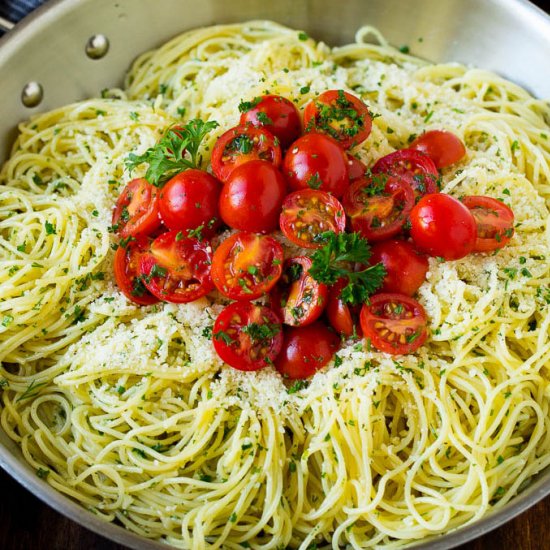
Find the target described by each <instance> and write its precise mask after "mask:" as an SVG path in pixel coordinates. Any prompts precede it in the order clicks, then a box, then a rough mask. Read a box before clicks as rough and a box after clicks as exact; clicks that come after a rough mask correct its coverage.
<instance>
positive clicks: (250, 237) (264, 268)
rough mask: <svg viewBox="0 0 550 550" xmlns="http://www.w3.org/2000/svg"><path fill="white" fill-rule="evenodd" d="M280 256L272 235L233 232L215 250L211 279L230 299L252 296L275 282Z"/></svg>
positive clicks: (263, 291)
mask: <svg viewBox="0 0 550 550" xmlns="http://www.w3.org/2000/svg"><path fill="white" fill-rule="evenodd" d="M283 258H284V252H283V248H282V246H281V245H280V244H279V242H278V241H277V240H276V239H274V238H273V237H268V236H265V235H256V234H254V233H247V232H241V233H235V234H234V235H231V237H228V238H227V239H225V241H223V242H222V243H221V244H220V246H219V247H218V248H217V249H216V251H215V252H214V258H213V260H212V280H213V282H214V285H215V286H216V288H217V289H218V290H219V291H220V292H221V293H222V294H223V295H224V296H227V297H228V298H231V299H232V300H254V299H256V298H259V297H260V296H262V295H263V294H266V293H267V292H269V291H270V290H271V289H272V288H273V287H274V286H275V284H276V283H277V281H278V280H279V278H280V277H281V274H282V272H283Z"/></svg>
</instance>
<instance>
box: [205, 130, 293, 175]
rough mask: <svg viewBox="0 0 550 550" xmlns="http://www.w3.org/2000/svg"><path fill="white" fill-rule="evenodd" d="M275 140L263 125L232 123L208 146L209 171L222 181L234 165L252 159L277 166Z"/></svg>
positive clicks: (279, 151) (278, 158)
mask: <svg viewBox="0 0 550 550" xmlns="http://www.w3.org/2000/svg"><path fill="white" fill-rule="evenodd" d="M282 156H283V154H282V152H281V146H280V145H279V140H278V139H276V138H275V136H273V135H272V134H271V133H269V132H268V131H267V130H265V129H264V128H257V127H255V126H252V124H244V125H240V126H235V127H234V128H231V129H230V130H227V132H225V133H224V134H222V135H221V136H220V137H219V138H218V140H217V141H216V144H215V145H214V148H213V150H212V157H211V159H210V162H211V163H212V172H214V175H215V176H216V177H217V178H218V179H219V180H221V181H223V182H226V181H227V179H228V178H229V176H230V175H231V173H232V172H233V170H234V169H235V168H237V167H238V166H240V165H241V164H245V163H247V162H250V161H252V160H265V161H266V162H270V163H271V164H273V165H274V166H275V167H277V168H279V167H280V166H281V160H282Z"/></svg>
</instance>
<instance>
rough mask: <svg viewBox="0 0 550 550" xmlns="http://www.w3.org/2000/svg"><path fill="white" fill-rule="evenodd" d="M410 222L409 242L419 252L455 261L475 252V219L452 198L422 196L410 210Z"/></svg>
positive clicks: (449, 196)
mask: <svg viewBox="0 0 550 550" xmlns="http://www.w3.org/2000/svg"><path fill="white" fill-rule="evenodd" d="M410 220H411V237H412V240H413V242H414V244H415V246H416V248H417V249H418V250H420V251H421V252H425V253H426V254H429V255H430V256H438V257H441V258H443V259H445V260H458V259H460V258H464V256H467V255H468V254H469V253H470V252H472V251H473V250H474V247H475V243H476V235H477V227H476V221H475V219H474V216H473V215H472V213H471V212H470V210H468V208H467V207H466V206H464V205H463V204H462V203H461V202H460V201H459V200H457V199H455V198H454V197H451V195H446V194H444V193H435V194H432V195H426V196H424V197H422V198H421V199H420V201H419V202H418V203H417V204H416V205H415V207H414V208H413V209H412V211H411V215H410Z"/></svg>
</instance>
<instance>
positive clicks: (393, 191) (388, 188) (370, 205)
mask: <svg viewBox="0 0 550 550" xmlns="http://www.w3.org/2000/svg"><path fill="white" fill-rule="evenodd" d="M342 204H343V205H344V210H345V211H346V214H347V216H348V221H349V223H350V225H351V228H352V229H353V231H356V232H359V233H361V235H362V236H363V237H365V238H366V239H368V240H370V241H380V240H383V239H388V238H389V237H393V236H394V235H396V234H397V233H399V232H400V231H401V228H402V227H403V225H404V223H405V222H406V221H407V217H408V215H409V213H410V211H411V209H412V207H413V205H414V193H413V190H412V189H411V186H410V185H409V184H408V183H406V182H405V181H403V180H401V179H397V178H394V177H391V176H386V175H379V176H376V177H373V178H371V179H360V180H356V181H355V182H354V183H352V184H351V186H350V188H349V189H348V191H347V193H346V194H345V195H344V198H343V199H342Z"/></svg>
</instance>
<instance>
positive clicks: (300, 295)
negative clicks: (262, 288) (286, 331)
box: [270, 256, 328, 327]
mask: <svg viewBox="0 0 550 550" xmlns="http://www.w3.org/2000/svg"><path fill="white" fill-rule="evenodd" d="M311 264H312V261H311V259H310V258H308V257H307V256H297V257H295V258H289V259H288V260H287V261H286V262H285V265H284V268H283V275H282V277H281V278H280V279H279V282H278V283H277V285H276V286H275V287H274V288H273V290H272V291H271V295H270V303H271V307H272V308H273V310H274V311H275V312H276V313H278V314H279V317H280V318H281V319H282V320H283V323H285V324H286V325H290V326H293V327H302V326H305V325H310V324H311V323H313V321H315V320H317V319H318V318H319V317H320V316H321V313H323V309H324V308H325V305H326V302H327V296H328V288H327V286H326V285H324V284H323V283H318V282H317V281H316V280H315V279H314V278H313V277H312V276H311V275H310V274H309V273H308V271H309V268H310V267H311Z"/></svg>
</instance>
